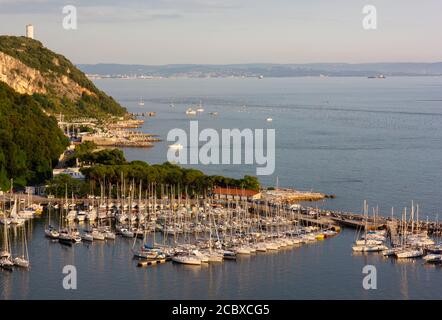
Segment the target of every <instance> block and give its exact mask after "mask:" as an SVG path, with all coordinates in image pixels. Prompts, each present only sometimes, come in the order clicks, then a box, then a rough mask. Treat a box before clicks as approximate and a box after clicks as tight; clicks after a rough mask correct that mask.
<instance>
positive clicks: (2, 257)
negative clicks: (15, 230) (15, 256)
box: [0, 224, 14, 271]
mask: <svg viewBox="0 0 442 320" xmlns="http://www.w3.org/2000/svg"><path fill="white" fill-rule="evenodd" d="M3 227H4V229H3V248H2V251H1V252H0V268H3V269H6V270H10V271H12V267H13V266H14V262H13V261H12V258H11V249H10V245H9V237H8V228H7V227H6V224H3Z"/></svg>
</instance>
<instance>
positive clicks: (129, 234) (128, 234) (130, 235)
mask: <svg viewBox="0 0 442 320" xmlns="http://www.w3.org/2000/svg"><path fill="white" fill-rule="evenodd" d="M121 235H122V236H123V237H125V238H133V237H135V234H134V233H133V232H132V231H130V230H128V229H121Z"/></svg>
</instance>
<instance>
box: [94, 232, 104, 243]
mask: <svg viewBox="0 0 442 320" xmlns="http://www.w3.org/2000/svg"><path fill="white" fill-rule="evenodd" d="M91 235H92V237H93V238H94V240H101V241H103V240H105V236H104V234H103V233H101V232H100V231H98V230H93V231H92V233H91Z"/></svg>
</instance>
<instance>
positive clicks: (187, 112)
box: [186, 108, 196, 116]
mask: <svg viewBox="0 0 442 320" xmlns="http://www.w3.org/2000/svg"><path fill="white" fill-rule="evenodd" d="M186 114H187V115H188V116H194V115H196V111H195V110H193V109H192V108H188V109H187V110H186Z"/></svg>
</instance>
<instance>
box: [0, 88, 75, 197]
mask: <svg viewBox="0 0 442 320" xmlns="http://www.w3.org/2000/svg"><path fill="white" fill-rule="evenodd" d="M67 145H68V141H67V139H66V138H65V136H64V135H63V133H62V131H61V130H60V129H59V128H58V126H57V122H56V120H55V118H53V117H48V116H47V115H45V114H44V113H43V112H42V108H41V104H40V103H39V101H37V100H35V99H34V98H33V97H32V96H28V95H21V94H18V93H16V92H15V91H13V90H12V89H11V88H9V87H8V86H7V85H6V84H4V83H3V82H0V187H1V188H2V189H3V190H4V189H7V188H9V179H11V178H14V185H15V186H16V187H23V186H25V185H26V184H34V183H40V182H44V181H45V180H47V179H48V178H50V177H51V175H52V168H53V166H55V165H56V164H57V162H58V157H59V156H60V154H61V153H62V152H63V150H64V149H65V147H66V146H67Z"/></svg>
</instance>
